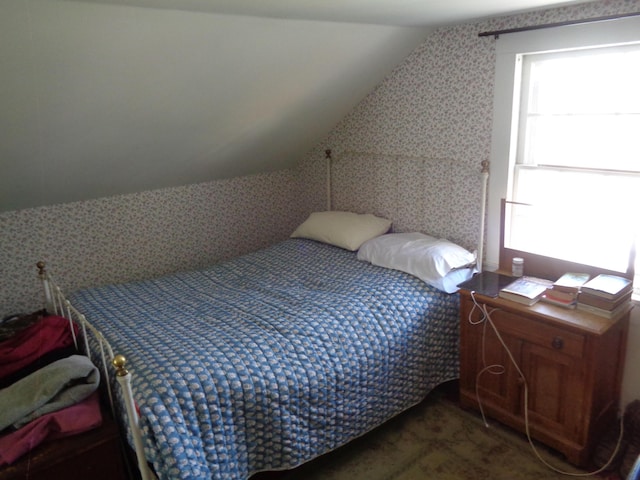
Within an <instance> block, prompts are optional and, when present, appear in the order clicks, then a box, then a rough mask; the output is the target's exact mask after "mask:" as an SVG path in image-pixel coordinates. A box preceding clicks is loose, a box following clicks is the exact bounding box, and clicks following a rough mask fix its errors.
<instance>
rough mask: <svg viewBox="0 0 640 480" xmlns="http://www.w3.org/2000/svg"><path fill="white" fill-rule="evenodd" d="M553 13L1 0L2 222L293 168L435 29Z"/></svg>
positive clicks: (471, 6)
mask: <svg viewBox="0 0 640 480" xmlns="http://www.w3.org/2000/svg"><path fill="white" fill-rule="evenodd" d="M554 3H555V4H558V3H559V2H553V1H544V0H523V1H521V2H515V1H513V0H511V1H507V0H504V1H502V0H501V1H498V0H493V1H490V0H486V1H484V2H477V0H448V1H447V0H442V1H441V0H437V1H427V0H423V1H410V0H404V1H403V0H313V1H309V0H306V1H305V0H296V1H293V0H260V1H256V0H129V1H125V0H122V1H118V0H104V1H99V0H85V1H77V2H76V1H67V0H30V1H24V0H2V2H0V72H2V75H0V168H1V170H0V211H8V210H18V209H23V208H29V207H37V206H41V205H49V204H55V203H63V202H69V201H77V200H85V199H90V198H98V197H103V196H110V195H116V194H122V193H131V192H136V191H143V190H149V189H154V188H161V187H169V186H177V185H184V184H190V183H198V182H205V181H209V180H213V179H220V178H228V177H232V176H238V175H246V174H252V173H258V172H264V171H274V170H279V169H282V168H287V167H290V166H292V165H294V164H295V163H296V162H297V161H298V160H299V159H300V158H301V157H302V156H303V155H304V154H305V152H307V151H308V150H309V149H310V148H312V147H313V146H314V145H315V144H316V143H317V142H318V141H319V140H321V139H322V138H323V137H324V136H325V135H326V134H327V133H328V131H329V130H330V129H331V128H332V127H333V126H334V125H335V124H336V123H337V122H338V121H339V120H340V119H341V118H342V117H344V116H345V115H346V114H347V113H348V112H349V111H350V110H351V109H353V107H354V106H355V105H356V104H357V103H358V102H359V101H360V100H361V99H362V98H363V97H364V96H365V95H366V94H367V93H368V92H370V91H371V90H372V89H373V88H374V87H375V86H376V85H377V84H379V83H380V82H381V81H382V80H383V78H384V77H385V76H386V75H387V74H388V73H389V72H390V71H391V70H392V69H393V67H395V66H396V65H397V64H399V63H401V62H402V60H403V59H404V58H405V57H406V56H407V55H408V54H409V53H410V52H411V51H412V50H413V49H414V48H415V47H417V46H418V45H419V44H420V43H421V42H422V41H423V40H424V38H425V37H426V35H428V33H429V32H430V31H431V29H433V28H434V27H437V26H440V25H444V24H447V23H452V22H460V21H465V20H470V19H475V18H480V17H485V16H492V15H497V14H504V13H511V12H514V11H523V10H526V9H532V8H538V7H541V6H544V5H550V4H554ZM562 3H570V2H562ZM573 3H575V2H573Z"/></svg>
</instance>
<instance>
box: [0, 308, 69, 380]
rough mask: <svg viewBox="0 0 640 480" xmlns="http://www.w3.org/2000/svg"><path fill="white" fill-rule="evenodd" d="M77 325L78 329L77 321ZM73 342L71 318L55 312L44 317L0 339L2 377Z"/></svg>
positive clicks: (0, 373)
mask: <svg viewBox="0 0 640 480" xmlns="http://www.w3.org/2000/svg"><path fill="white" fill-rule="evenodd" d="M74 329H75V330H76V331H77V327H76V326H75V325H74ZM71 345H73V336H72V335H71V329H70V326H69V320H67V319H66V318H63V317H57V316H54V315H51V316H48V317H44V318H43V319H42V320H40V321H39V322H37V323H35V324H33V325H31V326H30V327H27V328H25V329H24V330H22V331H20V332H18V333H17V334H16V335H14V336H13V337H11V338H10V339H8V340H5V341H4V342H0V378H4V377H6V376H7V375H10V374H12V373H14V372H16V371H18V370H20V369H21V368H23V367H26V366H27V365H29V364H30V363H32V362H34V361H36V360H37V359H38V358H39V357H40V356H42V355H44V354H46V353H48V352H50V351H52V350H54V349H57V348H63V347H69V346H71Z"/></svg>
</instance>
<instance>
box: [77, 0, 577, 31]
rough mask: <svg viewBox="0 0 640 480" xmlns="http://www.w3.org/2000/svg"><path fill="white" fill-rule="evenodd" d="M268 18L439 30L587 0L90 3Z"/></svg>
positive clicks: (142, 0)
mask: <svg viewBox="0 0 640 480" xmlns="http://www.w3.org/2000/svg"><path fill="white" fill-rule="evenodd" d="M88 1H101V2H104V1H106V2H111V3H121V4H128V5H139V6H145V7H154V8H174V9H180V10H191V11H208V12H213V13H222V14H231V15H249V16H255V17H265V18H281V19H298V20H316V21H326V22H348V23H368V24H377V25H395V26H405V27H407V26H409V27H437V26H443V25H450V24H455V23H461V22H468V21H470V20H477V19H481V18H487V17H496V16H501V15H507V14H513V13H519V12H525V11H528V10H537V9H541V8H547V7H551V6H560V5H568V4H572V3H584V0H88Z"/></svg>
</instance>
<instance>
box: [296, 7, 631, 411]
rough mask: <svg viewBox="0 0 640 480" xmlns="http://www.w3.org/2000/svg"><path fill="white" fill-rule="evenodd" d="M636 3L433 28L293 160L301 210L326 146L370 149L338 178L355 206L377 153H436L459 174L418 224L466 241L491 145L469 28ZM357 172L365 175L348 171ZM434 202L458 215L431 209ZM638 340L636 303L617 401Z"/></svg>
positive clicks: (491, 57)
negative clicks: (347, 177) (346, 181)
mask: <svg viewBox="0 0 640 480" xmlns="http://www.w3.org/2000/svg"><path fill="white" fill-rule="evenodd" d="M638 11H640V1H638V0H606V1H598V2H591V3H586V4H581V5H578V6H573V7H564V8H558V9H550V10H545V11H540V12H532V13H527V14H522V15H516V16H509V17H501V18H494V19H489V20H486V21H482V22H477V23H473V24H465V25H458V26H454V27H450V28H442V29H439V30H437V31H435V32H434V33H433V34H431V35H430V36H429V37H428V38H427V40H426V41H425V42H424V43H423V44H422V45H420V46H419V47H418V48H417V49H416V50H415V51H414V52H413V53H412V54H411V55H410V56H409V57H408V58H407V60H406V61H405V62H404V63H403V64H401V65H400V66H398V67H397V68H396V69H395V70H394V71H393V73H392V74H391V75H389V76H388V77H387V78H386V79H385V81H383V82H382V83H381V84H380V85H379V86H378V87H377V88H376V89H375V91H373V92H372V93H371V94H370V95H368V96H367V97H366V98H365V99H364V100H363V101H362V102H361V103H360V104H359V105H358V106H357V107H356V108H355V109H354V110H353V111H352V112H351V113H350V114H349V115H347V116H346V117H345V118H344V119H343V120H342V121H341V122H340V124H339V125H337V126H336V128H334V129H333V130H332V131H331V132H330V134H329V135H328V136H327V137H326V138H325V139H324V140H323V141H322V142H320V143H319V144H318V145H317V147H316V148H315V149H314V150H313V151H311V152H310V153H309V155H308V156H307V157H306V158H305V159H304V160H303V161H302V162H301V164H300V167H299V168H300V170H301V179H302V182H303V185H304V187H303V188H304V191H305V192H307V195H306V197H305V199H306V200H307V204H306V209H307V210H308V211H313V210H319V209H324V208H325V205H326V203H325V202H326V200H325V187H324V168H325V167H324V161H323V158H324V151H325V149H327V148H330V149H332V151H333V152H334V156H335V157H336V159H337V160H336V161H337V162H339V161H340V160H339V158H340V156H341V155H342V154H343V153H344V152H369V153H370V154H371V155H370V156H371V158H372V161H371V162H370V163H369V164H368V165H367V164H365V165H364V166H363V167H362V170H361V171H360V172H358V171H356V172H354V173H353V174H352V178H354V179H356V180H355V181H354V183H353V184H352V185H349V186H347V187H346V188H347V189H350V190H351V191H352V192H355V193H354V195H357V196H360V197H361V198H362V202H361V203H360V204H357V203H350V206H351V207H352V208H353V209H361V210H363V211H364V210H366V208H367V207H368V205H370V201H369V198H370V197H371V196H376V195H377V190H376V189H377V188H378V187H376V185H375V183H373V182H371V179H373V178H375V177H376V175H375V172H372V171H370V170H371V169H372V166H374V167H375V168H376V169H377V170H376V171H380V168H381V167H380V166H379V160H378V159H379V158H380V157H385V158H387V159H388V161H389V162H395V161H397V160H396V159H397V158H401V157H402V156H409V157H425V158H435V159H443V160H446V161H451V162H453V163H454V165H456V167H455V169H456V171H455V172H454V173H455V174H456V175H457V174H460V175H462V176H463V177H464V178H466V180H465V181H464V182H462V183H460V184H459V185H458V186H457V188H454V189H452V190H451V191H449V192H448V194H447V195H446V197H445V198H443V199H441V201H440V202H438V203H437V204H435V205H427V206H417V205H416V207H415V208H416V209H424V214H423V215H424V217H425V224H424V226H425V229H427V230H425V231H427V232H431V233H434V234H437V235H442V234H445V235H448V236H449V237H450V239H451V240H454V241H456V242H459V243H462V244H464V245H469V244H473V242H474V238H475V235H477V233H476V232H477V231H478V229H479V215H480V189H479V188H478V187H477V185H478V184H477V183H476V178H477V177H474V175H473V172H476V171H477V170H478V168H479V162H480V161H481V160H485V159H489V154H490V149H491V136H492V132H491V130H492V107H493V84H494V64H495V50H494V45H495V42H496V40H494V39H493V38H492V37H483V38H480V37H478V33H479V32H482V31H491V30H499V29H505V28H515V27H522V26H529V25H542V24H547V23H555V22H561V21H566V20H576V19H584V18H593V17H601V16H607V15H614V14H618V13H630V12H638ZM567 28H570V27H567ZM384 168H389V166H388V165H387V166H385V167H384ZM363 178H364V179H367V181H366V182H359V181H358V180H357V179H363ZM352 197H353V195H352ZM443 205H444V206H446V208H447V209H449V210H451V211H454V212H457V214H456V215H455V216H453V217H449V216H443V215H440V214H439V210H440V209H441V208H442V206H443ZM335 207H336V208H339V207H340V205H335ZM374 213H375V212H374ZM638 342H640V308H639V307H636V308H635V310H634V312H633V313H632V320H631V329H630V335H629V348H628V349H627V369H626V372H625V379H624V382H623V392H622V396H623V401H624V402H625V403H626V402H628V401H630V400H631V399H634V398H640V375H639V374H638V371H637V370H636V369H635V367H634V366H635V365H638V364H640V353H639V352H638V348H637V345H638Z"/></svg>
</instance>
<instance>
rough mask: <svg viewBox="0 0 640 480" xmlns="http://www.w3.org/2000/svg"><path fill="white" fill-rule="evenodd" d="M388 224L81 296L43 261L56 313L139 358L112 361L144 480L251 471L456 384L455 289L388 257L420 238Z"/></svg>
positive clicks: (463, 272)
mask: <svg viewBox="0 0 640 480" xmlns="http://www.w3.org/2000/svg"><path fill="white" fill-rule="evenodd" d="M327 213H328V214H331V213H330V212H327ZM331 215H333V214H331ZM310 219H311V217H310ZM310 219H309V220H310ZM309 220H308V221H309ZM306 223H307V222H305V224H306ZM348 223H349V222H348ZM351 223H352V222H351ZM305 224H303V225H305ZM386 229H388V225H387V227H386ZM336 231H337V232H338V233H337V235H338V236H341V235H342V233H341V232H342V228H338V229H337V230H336ZM385 231H386V230H385V229H384V228H383V229H382V230H380V231H379V232H375V233H374V234H367V235H366V238H365V240H362V239H358V240H357V242H356V247H355V248H353V245H346V246H345V245H340V243H339V242H336V241H334V240H335V239H330V240H326V239H318V238H314V236H313V235H307V234H302V235H295V233H296V232H297V231H296V232H294V234H293V235H292V238H289V239H287V240H285V241H282V242H280V243H278V244H276V245H273V246H271V247H268V248H265V249H263V250H260V251H257V252H254V253H250V254H247V255H244V256H241V257H238V258H235V259H232V260H228V261H224V262H221V263H218V264H216V265H213V266H211V267H209V268H206V269H203V270H197V271H189V272H181V273H176V274H173V275H169V276H164V277H161V278H155V279H149V280H144V281H139V282H132V283H125V284H118V285H107V286H101V287H95V288H90V289H83V290H79V291H77V292H74V293H73V294H72V295H70V296H69V298H68V299H67V298H64V296H63V295H62V293H61V290H60V288H59V287H57V286H55V284H54V283H53V281H52V279H51V277H50V276H49V275H48V273H47V272H46V271H45V269H44V266H43V265H40V266H39V267H40V275H41V278H42V279H43V281H44V284H45V292H46V295H47V303H48V307H49V308H50V309H53V310H55V311H57V312H58V313H60V314H64V315H66V316H68V317H71V318H74V319H76V320H77V321H78V322H79V323H81V324H82V328H83V331H84V332H85V335H84V337H85V345H86V347H85V348H86V350H88V351H89V352H90V355H91V356H92V357H93V358H94V359H95V362H96V363H98V364H100V363H101V362H102V363H103V364H104V363H105V359H106V360H107V361H110V360H112V359H113V358H114V357H116V356H115V355H114V352H116V353H118V354H121V355H122V356H123V357H124V358H126V362H127V363H126V366H125V365H124V358H122V357H119V356H118V357H116V360H115V362H114V363H115V364H116V366H117V367H118V374H117V377H116V379H117V381H119V382H120V383H121V385H122V386H123V388H122V389H119V388H115V387H114V385H115V382H116V380H113V381H111V382H107V387H108V391H109V396H110V398H111V399H112V402H113V404H114V405H115V410H116V411H117V412H127V414H128V415H127V416H128V419H125V415H122V423H123V425H124V427H123V428H124V429H125V430H126V436H127V438H128V440H129V443H130V444H131V445H132V447H133V448H134V450H135V452H136V454H137V456H138V465H139V468H140V471H141V475H142V477H143V478H153V477H154V476H155V475H157V476H158V477H159V478H161V479H200V478H212V479H247V478H249V477H250V476H251V475H253V474H254V473H257V472H261V471H269V470H282V469H290V468H293V467H295V466H298V465H300V464H302V463H304V462H306V461H309V460H311V459H313V458H315V457H317V456H319V455H322V454H324V453H327V452H329V451H331V450H333V449H335V448H337V447H339V446H341V445H344V444H346V443H347V442H349V441H351V440H352V439H354V438H357V437H359V436H361V435H363V434H365V433H367V432H368V431H370V430H371V429H373V428H375V427H376V426H379V425H380V424H382V423H383V422H385V421H386V420H388V419H389V418H391V417H393V416H395V415H397V414H398V413H400V412H402V411H404V410H406V409H407V408H409V407H411V406H413V405H415V404H417V403H418V402H420V401H421V400H422V399H424V397H425V396H426V395H427V393H428V392H429V391H430V390H431V389H433V388H434V387H435V386H437V385H438V384H440V383H442V382H444V381H447V380H451V379H454V378H458V296H457V295H454V294H451V293H448V292H446V291H443V290H442V285H441V284H437V285H436V286H433V285H431V284H430V283H428V282H426V281H424V279H421V278H419V275H418V274H416V272H412V273H407V269H406V268H401V267H397V268H396V266H394V265H385V259H384V258H383V257H384V255H383V257H380V255H379V254H380V249H379V248H378V247H380V245H381V244H380V243H379V242H378V240H380V239H384V240H389V239H392V240H394V241H395V240H396V239H398V238H400V239H401V240H402V243H403V244H407V238H404V237H402V235H396V234H386V235H385V234H384V232H385ZM334 233H335V232H334ZM361 240H362V241H361ZM374 240H375V242H374ZM409 240H411V242H413V243H411V242H409V243H411V244H412V245H415V241H414V240H415V239H414V238H413V237H411V238H409ZM430 241H431V240H430ZM376 242H378V243H376ZM369 243H371V245H374V243H375V245H374V246H373V247H372V248H369V249H368V250H367V249H366V248H364V246H366V245H368V244H369ZM383 246H384V248H388V245H387V244H384V245H383ZM361 247H362V248H361ZM366 251H368V252H369V253H370V256H369V257H366V256H363V252H366ZM376 255H377V256H376ZM411 255H415V252H411ZM397 258H398V257H397V256H395V255H394V260H396V259H397ZM412 258H414V257H412ZM475 258H476V257H475V256H474V259H475ZM466 260H467V261H466V263H465V262H463V263H464V265H459V266H458V267H454V268H450V269H448V270H447V271H449V270H451V272H450V273H451V275H454V283H455V282H456V281H457V280H458V278H460V279H464V278H468V277H469V276H470V275H472V274H473V272H474V271H477V269H478V268H477V261H474V262H473V263H469V261H468V260H469V259H468V258H467V259H466ZM389 267H391V268H389ZM403 270H405V271H403ZM417 275H418V276H417ZM451 275H446V277H449V276H451ZM431 283H433V282H431ZM445 290H446V288H445ZM89 333H93V334H92V335H89ZM104 369H105V367H103V370H104ZM105 373H106V372H105ZM132 378H133V381H131V379H132ZM112 384H113V385H112ZM118 415H120V413H118Z"/></svg>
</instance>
